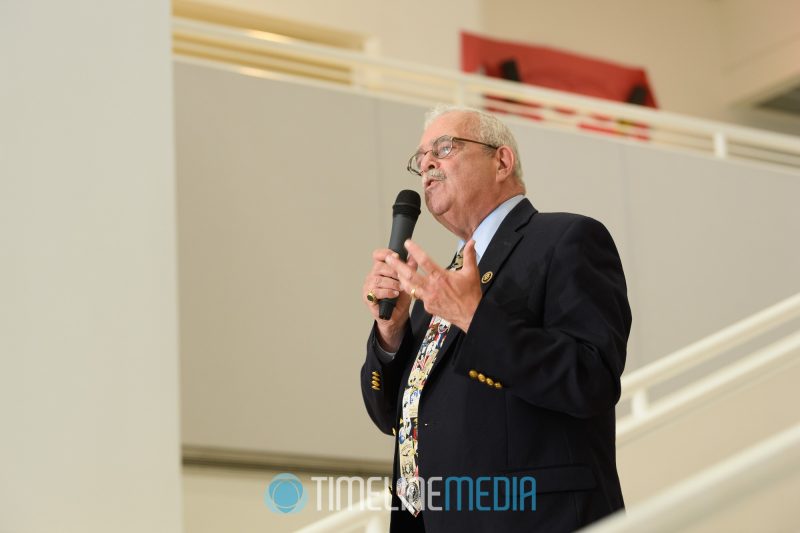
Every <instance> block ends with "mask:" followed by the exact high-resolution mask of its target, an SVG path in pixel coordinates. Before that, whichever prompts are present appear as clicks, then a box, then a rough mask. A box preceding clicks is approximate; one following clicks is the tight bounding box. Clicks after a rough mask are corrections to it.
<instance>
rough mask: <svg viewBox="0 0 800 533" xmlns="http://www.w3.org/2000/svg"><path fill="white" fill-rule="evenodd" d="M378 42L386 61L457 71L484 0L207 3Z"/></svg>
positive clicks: (227, 0)
mask: <svg viewBox="0 0 800 533" xmlns="http://www.w3.org/2000/svg"><path fill="white" fill-rule="evenodd" d="M205 1H207V2H208V3H213V4H215V5H220V6H227V7H233V8H238V9H247V10H251V11H256V12H260V13H264V14H267V15H272V16H275V17H280V18H286V19H291V20H299V21H304V22H307V23H310V24H315V25H320V26H327V27H330V28H335V29H339V30H346V31H352V32H357V33H361V34H365V35H369V36H373V37H376V38H377V42H378V51H379V52H380V55H381V56H383V57H388V58H393V59H401V60H405V61H414V62H417V63H422V64H426V65H432V66H436V67H445V68H450V69H457V68H458V65H459V62H460V57H461V56H460V54H461V48H460V47H461V43H460V41H459V37H458V30H459V28H463V29H470V30H477V29H479V28H480V27H481V21H480V18H479V17H480V8H481V0H445V1H437V2H430V1H426V0H408V1H405V2H395V1H392V0H336V1H329V0H205Z"/></svg>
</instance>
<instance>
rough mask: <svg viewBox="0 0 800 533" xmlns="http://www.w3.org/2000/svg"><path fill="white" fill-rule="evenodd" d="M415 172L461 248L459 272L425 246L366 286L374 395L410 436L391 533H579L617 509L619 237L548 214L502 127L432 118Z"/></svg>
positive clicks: (392, 422) (405, 439) (385, 258)
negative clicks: (383, 313) (384, 313)
mask: <svg viewBox="0 0 800 533" xmlns="http://www.w3.org/2000/svg"><path fill="white" fill-rule="evenodd" d="M408 168H409V170H410V171H411V172H414V173H416V174H419V175H420V176H422V179H423V186H424V190H425V203H426V205H427V207H428V209H429V210H430V212H431V214H433V216H434V217H435V218H436V220H437V221H438V222H439V223H441V224H442V225H443V226H444V227H446V228H447V229H449V230H450V231H451V232H452V233H453V234H455V235H456V236H457V237H458V238H459V239H460V240H461V242H462V243H466V244H464V245H463V247H462V249H461V252H459V254H457V259H458V261H456V263H458V264H456V265H454V266H451V267H450V268H447V269H446V268H443V267H442V266H439V265H437V264H436V263H435V262H433V261H432V260H431V259H430V258H429V257H428V256H427V254H426V253H425V251H424V250H422V249H421V248H420V247H419V246H418V245H416V244H415V243H413V242H412V241H407V242H406V248H407V249H408V251H409V259H408V262H407V263H404V262H402V261H401V260H400V259H399V258H398V257H397V254H395V253H393V252H392V251H391V250H387V249H380V250H376V251H375V252H373V255H372V257H373V266H372V269H371V270H370V272H369V274H368V275H367V277H366V280H365V282H364V302H365V304H366V306H367V307H368V308H369V310H370V311H371V312H372V314H373V316H374V317H375V325H374V327H373V329H372V333H371V335H370V337H369V339H368V342H367V357H366V362H365V363H364V366H363V368H362V370H361V387H362V393H363V396H364V402H365V404H366V407H367V411H368V413H369V415H370V417H371V418H372V420H373V421H374V422H375V424H376V425H377V426H378V428H379V429H380V430H381V431H383V432H384V433H387V434H394V435H397V438H396V441H395V461H394V463H395V466H394V481H393V487H392V490H393V504H394V507H396V508H397V510H393V511H392V530H393V531H428V532H451V531H459V532H461V531H504V532H506V531H537V532H543V531H554V532H556V531H574V530H576V529H578V528H580V527H582V526H584V525H586V524H588V523H590V522H592V521H595V520H597V519H599V518H601V517H603V516H605V515H607V514H610V513H612V512H614V511H615V510H618V509H621V508H622V507H623V505H624V504H623V499H622V492H621V489H620V484H619V478H618V476H617V470H616V451H615V416H614V406H615V404H616V402H617V400H618V399H619V395H620V375H621V374H622V371H623V367H624V365H625V350H626V344H627V339H628V334H629V331H630V324H631V315H630V308H629V306H628V301H627V296H626V286H625V277H624V274H623V271H622V265H621V263H620V260H619V256H618V254H617V250H616V248H615V246H614V242H613V240H612V238H611V236H610V235H609V233H608V231H607V230H606V229H605V227H604V226H603V225H602V224H601V223H599V222H597V221H595V220H593V219H590V218H587V217H583V216H580V215H573V214H568V213H552V214H545V213H539V212H537V211H536V209H534V207H533V206H532V205H531V203H530V202H529V201H528V200H527V199H526V198H525V197H524V192H525V186H524V184H523V181H522V170H521V165H520V162H519V156H518V153H517V147H516V141H515V140H514V138H513V136H512V134H511V133H510V131H509V130H508V128H507V127H506V126H505V125H503V124H502V123H501V122H500V121H499V120H498V119H497V118H496V117H494V116H492V115H488V114H485V113H482V112H479V111H475V110H465V109H455V108H445V109H437V110H434V112H432V114H429V118H428V121H427V123H426V128H425V131H424V133H423V135H422V139H421V142H420V145H419V149H418V151H417V152H416V153H415V154H414V156H412V158H411V160H410V162H409V166H408ZM462 262H463V266H461V265H460V263H462ZM392 297H397V298H398V301H397V305H396V307H395V309H394V312H393V314H392V317H391V318H390V319H389V320H381V319H379V318H378V305H376V302H377V301H379V300H380V299H383V298H392ZM412 298H416V302H415V304H414V306H413V312H411V313H410V315H409V307H410V304H411V302H412ZM531 479H535V499H534V501H531V498H530V496H531V494H530V492H531V491H530V490H529V489H530V486H531V485H530V483H531V481H530V480H531ZM526 483H527V485H526ZM457 489H458V490H457ZM534 507H535V510H534Z"/></svg>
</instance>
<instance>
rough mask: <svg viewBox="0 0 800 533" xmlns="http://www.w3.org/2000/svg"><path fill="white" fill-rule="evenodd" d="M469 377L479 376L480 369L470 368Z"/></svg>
mask: <svg viewBox="0 0 800 533" xmlns="http://www.w3.org/2000/svg"><path fill="white" fill-rule="evenodd" d="M469 377H471V378H472V379H475V378H477V377H478V371H477V370H470V371H469Z"/></svg>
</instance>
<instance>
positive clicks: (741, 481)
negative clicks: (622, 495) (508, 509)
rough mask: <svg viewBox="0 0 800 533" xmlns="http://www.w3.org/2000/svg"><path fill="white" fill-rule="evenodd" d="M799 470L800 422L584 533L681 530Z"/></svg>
mask: <svg viewBox="0 0 800 533" xmlns="http://www.w3.org/2000/svg"><path fill="white" fill-rule="evenodd" d="M799 471H800V424H796V425H794V426H792V427H790V428H789V429H787V430H785V431H783V432H781V433H779V434H777V435H775V436H773V437H770V438H769V439H766V440H764V441H762V442H761V443H759V444H756V445H754V446H752V447H750V448H748V449H747V450H745V451H743V452H740V453H738V454H736V455H734V456H733V457H731V458H729V459H727V460H725V461H722V462H720V463H717V464H716V465H714V466H712V467H710V468H708V469H706V470H704V471H702V472H701V473H700V474H697V475H696V476H693V477H691V478H689V479H687V480H685V481H683V482H680V483H678V484H676V485H673V486H672V487H671V488H669V489H667V490H665V491H664V492H662V493H660V494H658V495H656V496H654V497H653V498H651V499H649V500H647V501H646V502H644V503H642V504H641V505H637V506H635V507H632V508H631V509H628V510H627V511H623V512H619V513H616V514H614V515H611V516H609V517H607V518H606V519H604V520H601V521H600V522H597V523H596V524H593V525H592V526H589V527H588V528H586V529H583V530H581V531H583V532H585V533H624V532H639V531H648V532H650V533H657V532H662V531H663V532H665V533H666V532H669V531H682V530H683V529H684V528H686V527H687V526H689V525H691V524H692V523H694V522H696V521H697V520H699V519H701V518H707V517H708V516H709V515H713V514H714V513H715V512H720V511H722V510H724V508H725V507H730V506H733V505H735V504H736V503H737V502H738V501H740V500H742V499H743V498H745V497H747V495H748V494H750V493H751V492H752V491H753V490H758V489H763V488H764V487H765V486H769V485H770V484H776V483H779V482H780V481H781V480H782V479H785V478H787V477H789V476H791V475H796V474H797V472H799Z"/></svg>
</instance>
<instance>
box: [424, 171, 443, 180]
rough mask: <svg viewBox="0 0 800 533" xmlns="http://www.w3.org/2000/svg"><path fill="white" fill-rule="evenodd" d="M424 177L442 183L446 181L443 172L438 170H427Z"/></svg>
mask: <svg viewBox="0 0 800 533" xmlns="http://www.w3.org/2000/svg"><path fill="white" fill-rule="evenodd" d="M425 175H426V176H427V177H429V178H431V179H434V180H436V181H442V180H445V179H447V176H445V174H444V172H443V171H441V170H440V169H438V168H432V169H430V170H428V171H427V172H425Z"/></svg>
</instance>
